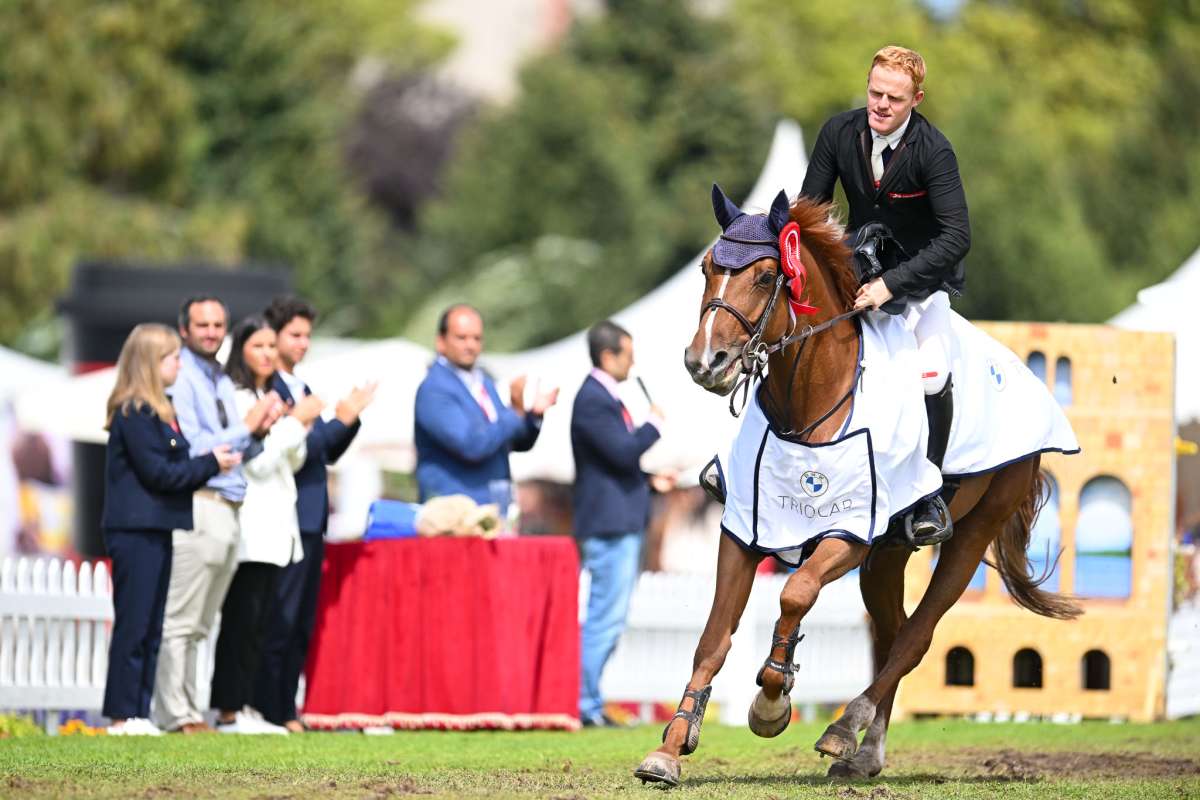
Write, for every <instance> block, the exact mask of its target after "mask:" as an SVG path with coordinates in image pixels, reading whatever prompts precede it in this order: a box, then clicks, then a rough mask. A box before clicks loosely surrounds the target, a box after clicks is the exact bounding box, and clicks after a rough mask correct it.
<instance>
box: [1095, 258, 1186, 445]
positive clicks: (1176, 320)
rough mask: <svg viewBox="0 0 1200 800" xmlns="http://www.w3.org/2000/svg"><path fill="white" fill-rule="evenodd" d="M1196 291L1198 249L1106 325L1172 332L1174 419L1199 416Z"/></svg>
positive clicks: (1136, 329) (1183, 420)
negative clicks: (1194, 366)
mask: <svg viewBox="0 0 1200 800" xmlns="http://www.w3.org/2000/svg"><path fill="white" fill-rule="evenodd" d="M1197 292H1200V249H1198V250H1196V252H1194V253H1192V255H1191V257H1190V258H1189V259H1188V260H1187V261H1185V262H1184V263H1183V266H1181V267H1180V268H1179V269H1177V270H1175V272H1174V273H1173V274H1172V275H1171V277H1169V278H1167V279H1166V280H1165V281H1163V282H1162V283H1156V284H1154V285H1153V286H1147V287H1146V288H1145V289H1142V290H1141V291H1139V292H1138V294H1137V302H1136V303H1134V304H1133V305H1131V306H1130V307H1129V308H1127V309H1125V310H1124V311H1122V312H1121V313H1120V314H1117V315H1116V316H1115V317H1113V318H1112V319H1111V320H1109V324H1110V325H1115V326H1116V327H1118V328H1124V329H1126V330H1132V331H1163V332H1166V333H1173V334H1175V420H1176V422H1179V423H1181V424H1182V423H1186V422H1190V421H1192V420H1196V419H1200V373H1197V371H1196V370H1194V369H1191V365H1193V364H1196V363H1198V362H1200V325H1197V323H1196V308H1195V300H1194V298H1195V297H1196V295H1197Z"/></svg>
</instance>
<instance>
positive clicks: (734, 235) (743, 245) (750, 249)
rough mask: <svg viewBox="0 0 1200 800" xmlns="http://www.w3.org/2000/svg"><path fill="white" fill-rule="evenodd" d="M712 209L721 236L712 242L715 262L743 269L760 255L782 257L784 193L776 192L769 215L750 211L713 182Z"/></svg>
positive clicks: (784, 219) (784, 215)
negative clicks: (780, 244) (780, 243)
mask: <svg viewBox="0 0 1200 800" xmlns="http://www.w3.org/2000/svg"><path fill="white" fill-rule="evenodd" d="M712 202H713V212H714V213H715V214H716V217H717V222H718V223H720V225H721V231H722V232H721V237H720V238H719V239H717V243H716V244H715V245H713V249H712V258H713V263H714V264H716V265H717V266H718V267H723V268H725V269H735V270H736V269H743V268H745V267H748V266H750V265H751V264H753V263H754V262H755V261H758V260H759V259H760V258H774V259H776V260H778V259H779V233H780V231H782V230H783V226H784V225H786V224H787V222H788V200H787V194H786V193H785V192H782V191H781V192H780V193H779V194H778V195H776V197H775V200H774V202H772V203H771V211H770V213H768V214H747V213H746V212H744V211H742V210H741V209H740V208H738V207H737V206H736V205H734V204H733V202H732V201H730V199H729V198H728V197H726V196H725V193H724V192H722V191H721V187H720V186H718V185H716V184H715V183H714V184H713V188H712Z"/></svg>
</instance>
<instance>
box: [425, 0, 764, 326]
mask: <svg viewBox="0 0 1200 800" xmlns="http://www.w3.org/2000/svg"><path fill="white" fill-rule="evenodd" d="M605 5H606V12H605V13H604V14H602V15H600V16H598V17H596V18H594V19H587V20H581V21H577V22H576V24H575V26H574V27H573V28H572V30H571V32H570V33H569V35H568V38H567V40H566V42H565V43H564V46H563V47H562V48H561V50H560V51H558V52H556V53H553V54H550V55H547V56H544V57H542V58H539V59H536V60H534V61H533V62H531V63H529V64H528V65H527V66H526V68H525V69H524V70H523V72H522V74H521V78H520V86H521V94H520V95H519V97H518V98H517V100H516V102H515V103H514V104H513V105H512V106H510V107H507V108H504V109H500V110H494V111H492V112H491V113H489V114H485V115H484V116H483V118H482V119H481V121H480V124H479V125H478V126H477V127H476V128H474V129H473V130H471V131H469V132H467V133H465V134H464V136H463V140H462V146H461V148H460V149H459V152H458V155H457V157H456V159H455V161H454V162H453V164H452V166H451V170H450V173H449V175H448V176H447V180H446V192H445V195H444V197H443V198H442V199H441V200H440V201H438V202H435V203H433V204H432V205H431V206H430V207H429V208H428V209H426V212H425V214H424V215H423V219H422V223H421V226H420V236H419V237H418V239H417V240H416V241H415V242H413V247H414V248H416V253H417V255H415V256H414V258H416V259H417V260H418V261H419V262H420V263H421V264H422V265H423V266H424V270H425V273H424V280H423V285H420V284H418V285H416V286H414V287H411V289H410V291H412V292H413V294H412V295H411V296H413V297H414V298H415V297H420V298H421V299H422V300H423V301H424V305H423V306H422V307H421V308H420V309H418V310H417V311H415V312H413V313H412V314H411V315H410V317H411V323H410V325H409V328H408V333H409V335H411V336H413V337H415V338H419V339H427V338H428V337H429V335H430V329H429V328H428V320H429V319H431V318H432V315H433V314H435V313H436V311H438V310H440V308H441V305H442V304H444V303H446V302H448V301H449V300H451V299H454V298H460V297H470V298H471V299H472V301H473V302H475V303H477V304H478V305H479V306H480V308H481V310H482V311H483V312H484V314H485V316H487V317H488V319H489V321H498V320H500V319H507V320H508V321H506V322H505V325H514V326H516V329H517V330H518V332H517V333H516V334H512V333H509V332H506V338H507V340H506V341H504V342H503V345H504V346H506V347H510V348H519V347H528V346H531V345H535V344H540V343H543V342H546V341H550V340H552V339H555V338H558V337H560V336H563V335H566V334H569V333H572V332H574V331H576V330H578V329H580V328H582V327H586V326H587V325H589V324H591V323H592V322H594V321H595V320H597V319H599V318H601V317H604V316H606V315H608V314H611V313H613V312H615V311H618V310H620V308H622V307H623V306H624V305H625V304H627V303H629V302H631V301H632V300H634V299H636V298H638V297H640V296H641V295H643V294H645V293H646V292H647V291H648V290H649V289H651V288H653V287H654V286H656V285H657V284H658V283H659V282H661V281H662V280H663V279H664V278H665V277H666V276H668V275H670V274H672V273H673V272H674V271H675V270H677V269H678V268H679V266H680V264H681V263H682V262H683V261H684V260H685V259H688V258H692V257H694V256H695V254H696V252H697V251H698V250H699V249H700V248H701V247H703V245H704V243H705V242H706V241H708V240H709V239H710V238H711V237H712V236H713V233H714V230H715V229H714V227H713V222H712V210H711V205H710V203H709V199H708V197H709V187H710V185H711V183H712V182H713V181H714V180H716V181H719V182H721V183H722V184H723V185H724V187H725V189H726V190H727V191H728V192H729V193H730V194H731V195H733V196H735V197H736V196H739V195H741V194H743V193H744V192H746V191H747V190H748V189H749V188H750V186H751V183H752V181H753V180H754V178H755V177H756V175H757V173H758V171H759V169H760V168H761V166H762V160H763V158H764V157H765V154H766V151H767V147H768V145H769V143H770V136H771V126H772V123H773V121H774V118H775V105H774V103H773V101H772V98H771V96H770V94H768V93H765V92H761V91H758V90H757V88H756V87H755V85H754V84H753V83H752V82H747V81H745V80H742V79H741V75H742V73H743V71H744V61H743V59H742V58H741V57H740V56H739V55H738V54H737V53H736V52H735V51H733V50H732V49H731V48H729V47H728V41H729V35H730V33H729V29H728V27H727V23H726V22H724V21H723V20H722V19H719V18H711V17H705V16H698V15H696V14H694V13H693V12H692V11H691V8H690V6H691V4H690V3H689V2H687V0H610V2H608V3H606V4H605ZM517 264H521V265H524V268H521V269H515V268H514V265H517ZM555 273H556V274H555ZM502 276H504V280H511V281H512V282H513V283H512V284H511V285H508V286H505V287H503V289H502V288H501V287H500V286H499V285H498V281H499V280H500V279H501V277H502ZM568 290H569V291H568ZM514 298H518V299H522V300H523V306H522V305H521V304H520V303H516V301H515V300H514ZM522 308H523V309H525V313H521V309H522ZM531 309H532V311H530V310H531ZM541 309H546V313H542V312H541ZM535 320H536V321H535ZM497 328H498V326H497V325H489V329H490V330H497ZM491 345H492V346H497V347H498V346H500V343H499V342H496V341H493V342H492V343H491Z"/></svg>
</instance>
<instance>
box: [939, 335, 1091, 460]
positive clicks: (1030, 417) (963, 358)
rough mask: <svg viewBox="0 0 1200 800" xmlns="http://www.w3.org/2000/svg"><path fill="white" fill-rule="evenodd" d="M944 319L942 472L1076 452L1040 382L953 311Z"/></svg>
mask: <svg viewBox="0 0 1200 800" xmlns="http://www.w3.org/2000/svg"><path fill="white" fill-rule="evenodd" d="M950 324H951V330H953V332H954V336H953V339H954V341H955V352H953V353H952V354H951V365H952V366H951V374H953V376H954V422H953V424H952V425H951V426H950V443H949V445H948V446H947V448H946V460H945V463H944V464H943V467H944V471H945V473H946V474H947V475H961V476H967V475H977V474H979V473H983V472H991V471H992V470H995V469H998V468H1000V467H1002V466H1004V465H1006V464H1011V463H1012V462H1014V461H1019V460H1021V459H1022V458H1025V457H1026V456H1028V455H1031V454H1033V453H1046V452H1059V453H1067V454H1070V453H1078V452H1079V441H1078V440H1077V439H1076V438H1075V431H1074V430H1072V429H1071V423H1070V421H1068V420H1067V415H1066V414H1064V413H1063V410H1062V408H1061V407H1060V406H1059V405H1058V402H1057V401H1056V400H1055V399H1054V395H1053V394H1051V393H1050V389H1049V388H1048V387H1047V386H1046V384H1045V382H1044V381H1042V379H1041V378H1039V377H1038V376H1036V375H1034V374H1033V372H1032V371H1030V369H1029V367H1027V366H1026V365H1025V363H1024V362H1022V361H1021V359H1019V358H1017V356H1016V354H1015V353H1013V352H1012V351H1011V350H1009V349H1008V348H1007V347H1005V346H1004V345H1002V344H1001V343H1000V342H998V341H996V340H995V339H993V338H992V337H991V336H988V335H987V334H986V333H984V332H983V331H982V330H980V329H979V328H977V327H975V326H974V325H972V324H971V323H970V322H968V321H967V320H965V319H963V318H962V317H960V316H959V315H958V314H956V313H954V312H951V314H950Z"/></svg>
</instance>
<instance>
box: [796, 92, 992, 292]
mask: <svg viewBox="0 0 1200 800" xmlns="http://www.w3.org/2000/svg"><path fill="white" fill-rule="evenodd" d="M839 178H840V179H841V181H842V189H843V190H845V192H846V199H847V200H848V201H849V204H850V228H851V229H852V230H858V229H859V228H861V227H862V226H863V225H865V224H867V223H868V222H882V223H884V224H885V225H887V226H888V227H889V228H891V230H892V233H893V234H894V235H895V237H896V239H897V240H899V242H900V244H902V245H903V246H904V249H905V250H907V251H908V254H909V256H911V258H909V260H907V261H905V262H903V263H901V264H900V265H899V266H897V267H895V268H894V269H891V270H888V271H887V272H885V273H884V275H883V282H884V284H886V285H887V287H888V289H889V290H890V291H891V293H892V295H893V296H895V297H897V298H900V297H911V298H914V299H924V298H926V297H928V296H929V295H930V294H932V293H933V292H935V291H937V290H938V289H946V290H948V291H950V292H951V293H952V294H961V293H962V290H963V285H964V278H965V271H964V269H963V258H964V257H965V256H966V255H967V251H968V250H970V249H971V223H970V220H968V218H967V198H966V195H965V194H964V192H963V185H962V179H961V178H960V177H959V174H958V159H956V158H955V156H954V149H953V148H952V147H951V146H950V142H949V141H948V140H947V139H946V137H945V136H943V135H942V132H941V131H939V130H938V129H937V128H935V127H934V126H933V125H932V124H930V123H929V121H928V120H926V119H925V118H924V117H923V116H921V115H920V114H918V113H917V112H916V111H913V112H912V116H911V118H910V119H909V122H908V128H907V129H906V130H905V131H904V138H902V139H901V140H900V145H899V147H898V148H897V149H896V151H895V153H894V154H893V155H892V158H891V161H890V162H889V163H888V165H887V169H885V170H884V171H883V177H882V179H881V180H880V182H879V185H878V186H876V185H875V178H874V176H873V175H872V174H871V131H870V128H869V127H868V125H867V109H866V108H859V109H855V110H853V111H846V112H843V113H841V114H838V115H836V116H834V117H832V118H831V119H830V120H829V121H828V122H826V123H825V125H824V127H822V128H821V133H820V134H819V135H818V136H817V144H816V146H815V147H814V148H813V153H812V159H811V160H810V161H809V164H808V172H807V173H806V174H805V176H804V186H803V188H802V189H801V190H800V193H801V194H802V195H805V196H806V197H809V198H811V199H813V200H818V201H820V202H825V203H828V202H830V201H832V200H833V187H834V183H835V182H836V181H837V180H838V179H839Z"/></svg>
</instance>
